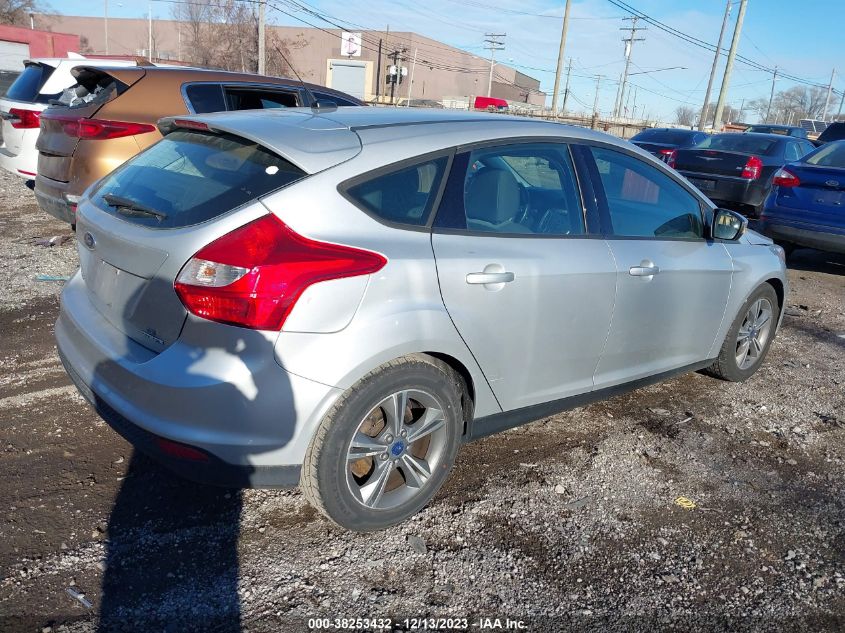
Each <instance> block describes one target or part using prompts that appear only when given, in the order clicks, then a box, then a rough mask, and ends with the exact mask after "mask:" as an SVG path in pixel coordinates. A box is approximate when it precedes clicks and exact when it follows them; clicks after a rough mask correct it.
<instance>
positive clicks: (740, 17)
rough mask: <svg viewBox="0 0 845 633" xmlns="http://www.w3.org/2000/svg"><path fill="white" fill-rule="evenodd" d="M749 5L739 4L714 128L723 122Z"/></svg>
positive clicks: (743, 0) (743, 1) (746, 2)
mask: <svg viewBox="0 0 845 633" xmlns="http://www.w3.org/2000/svg"><path fill="white" fill-rule="evenodd" d="M747 6H748V0H741V3H740V5H739V15H737V16H736V26H735V27H734V35H733V38H732V39H731V49H730V51H728V61H727V63H726V64H725V74H724V76H723V77H722V87H721V89H720V90H719V101H718V102H717V103H716V114H715V116H714V117H713V129H714V130H715V129H716V125H718V124H721V122H722V112H723V111H724V109H725V100H726V99H727V98H728V87H729V86H730V84H731V72H732V71H733V65H734V59H735V58H736V49H737V47H738V46H739V38H740V35H742V21H743V20H744V19H745V9H746V7H747Z"/></svg>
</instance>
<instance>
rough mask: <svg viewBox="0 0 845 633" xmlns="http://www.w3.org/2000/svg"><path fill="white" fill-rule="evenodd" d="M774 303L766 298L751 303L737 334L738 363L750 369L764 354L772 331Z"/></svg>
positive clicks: (738, 365)
mask: <svg viewBox="0 0 845 633" xmlns="http://www.w3.org/2000/svg"><path fill="white" fill-rule="evenodd" d="M773 313H774V311H773V310H772V304H771V303H769V300H768V299H766V298H760V299H757V301H755V302H754V303H752V304H751V307H750V308H749V309H748V312H746V313H745V319H743V321H742V325H740V327H739V331H738V332H737V335H736V365H737V367H739V368H740V369H743V370H744V369H749V368H750V367H753V366H754V365H755V364H757V363H758V362H759V361H760V359H761V358H762V356H763V352H764V350H765V349H766V344H767V343H768V341H769V335H770V334H771V331H772V314H773Z"/></svg>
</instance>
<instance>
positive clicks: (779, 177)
mask: <svg viewBox="0 0 845 633" xmlns="http://www.w3.org/2000/svg"><path fill="white" fill-rule="evenodd" d="M772 184H773V185H775V186H776V187H797V186H798V185H800V184H801V181H800V180H799V179H798V176H796V175H795V174H793V173H792V172H791V171H789V170H788V169H786V168H785V167H781V168H780V169H778V170H777V171H776V172H775V175H774V178H772Z"/></svg>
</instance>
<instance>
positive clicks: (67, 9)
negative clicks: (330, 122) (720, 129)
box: [52, 0, 845, 120]
mask: <svg viewBox="0 0 845 633" xmlns="http://www.w3.org/2000/svg"><path fill="white" fill-rule="evenodd" d="M245 1H249V0H245ZM301 4H306V3H305V1H304V0H303V1H302V2H301ZM627 4H629V5H631V6H633V7H634V8H635V9H637V10H639V11H642V12H644V13H647V14H648V15H650V16H651V17H653V18H655V19H657V20H659V21H661V22H664V23H665V24H667V25H669V26H671V27H674V28H675V29H678V30H680V31H684V32H686V33H689V34H690V35H693V36H695V37H697V38H699V39H701V40H705V41H706V42H710V43H715V42H716V40H717V39H718V35H719V27H720V26H721V20H722V16H723V14H724V10H725V1H724V0H673V1H671V2H668V1H667V0H628V2H627ZM308 5H310V6H311V7H313V8H314V9H316V10H317V11H318V12H319V13H321V14H323V15H325V16H326V17H329V18H330V19H332V20H333V21H337V22H339V23H341V24H345V25H347V24H348V25H349V27H350V30H355V29H356V28H358V29H361V28H362V27H366V28H368V29H374V30H383V29H386V27H387V25H389V26H390V29H391V30H402V31H415V32H417V33H420V34H422V35H426V36H428V37H431V38H434V39H437V40H441V41H443V42H446V43H448V44H451V45H453V46H457V47H459V48H462V49H465V50H467V51H470V52H473V53H476V54H478V55H479V56H481V57H485V58H486V56H487V55H488V53H487V52H486V51H485V50H484V49H483V44H484V42H483V40H484V34H485V32H495V33H507V37H506V38H505V50H504V51H501V52H499V53H498V59H500V60H502V61H504V62H506V63H508V64H509V65H511V66H514V67H516V68H518V69H519V70H521V71H522V72H524V73H526V74H528V75H531V76H533V77H536V78H538V79H539V80H540V82H541V87H542V88H543V90H546V91H547V92H549V93H551V91H552V86H553V84H554V69H555V65H556V62H557V51H558V45H559V41H560V29H561V22H562V20H561V16H562V15H563V5H564V0H559V1H556V2H549V1H547V0H462V1H461V0H426V1H425V2H420V1H419V0H392V1H386V0H367V1H366V2H361V1H355V0H352V1H350V0H308ZM810 5H812V8H810ZM52 6H53V8H54V10H60V11H61V12H62V13H66V14H68V15H93V16H99V15H102V10H103V3H102V2H92V1H91V0H62V1H61V2H60V3H57V2H55V0H54V2H53V3H52ZM150 6H151V7H152V12H153V17H154V18H156V17H160V18H163V19H164V18H169V17H170V15H171V8H172V6H173V0H153V2H152V3H149V2H148V1H147V0H122V1H121V2H115V1H114V0H111V1H110V2H109V15H110V16H112V17H139V16H141V15H146V14H147V11H148V10H149V7H150ZM268 6H269V9H268V21H270V22H274V23H278V24H294V25H295V24H303V22H302V21H301V20H307V21H308V22H311V23H313V24H316V25H319V26H322V27H324V28H333V27H331V26H330V25H329V24H328V23H326V22H324V21H320V20H319V18H316V17H314V15H309V14H308V13H305V12H304V11H301V10H296V9H294V8H292V5H290V4H286V3H285V1H284V0H268ZM274 7H277V8H278V9H282V10H283V11H285V12H287V13H290V14H293V16H296V17H292V16H291V15H286V14H285V13H283V12H281V11H279V10H277V9H276V8H274ZM738 10H739V2H735V3H734V6H733V10H732V12H731V22H730V25H729V29H728V32H727V34H726V37H725V44H724V45H725V46H726V47H727V46H728V44H729V42H730V36H731V34H732V31H733V24H734V21H735V19H736V15H737V13H738ZM627 16H630V14H629V13H626V12H625V11H624V10H622V9H620V8H617V7H616V6H614V5H613V4H612V3H611V2H610V1H609V0H573V2H572V10H571V14H570V27H569V37H568V39H567V45H566V53H565V55H566V57H567V58H569V57H572V58H573V71H572V80H571V86H570V89H571V95H572V99H571V100H570V102H569V104H568V107H569V108H570V109H582V108H583V109H585V110H589V109H591V107H592V103H593V98H594V95H595V85H596V82H595V79H594V76H595V75H596V74H602V75H604V76H605V78H606V80H604V81H605V83H604V85H603V86H602V88H601V90H600V92H599V108H600V109H601V110H602V111H603V112H605V113H607V112H609V111H610V110H611V109H612V107H613V101H614V98H615V96H616V83H613V82H617V81H618V78H619V75H620V73H621V71H622V66H623V64H624V49H623V44H622V42H621V38H622V36H623V32H622V31H620V28H623V27H625V26H628V25H630V22H625V21H623V20H622V18H623V17H627ZM843 24H845V2H842V1H841V0H814V1H813V2H804V3H796V2H794V1H787V0H749V2H748V9H747V12H746V16H745V24H744V27H743V34H742V39H741V41H740V46H739V53H740V54H741V55H744V56H745V57H748V58H750V59H752V60H754V61H756V62H759V63H760V64H762V65H764V66H766V67H773V66H775V65H777V66H778V67H780V68H782V69H784V70H785V72H787V73H789V74H792V75H796V76H799V77H802V78H805V79H807V80H810V81H813V82H818V83H820V84H827V82H828V81H829V79H830V72H831V70H832V69H833V67H834V65H835V64H836V63H837V61H838V60H842V59H843V58H845V38H843V37H842V34H841V29H842V25H843ZM640 26H645V25H644V24H642V22H641V23H640ZM637 36H638V37H644V38H645V41H642V42H636V43H635V45H634V50H633V54H632V57H631V69H630V72H631V73H643V74H639V75H633V76H632V77H631V81H632V83H633V84H634V85H635V86H637V87H638V90H637V110H638V112H639V111H640V108H641V107H642V106H645V110H646V113H647V114H650V115H651V116H652V117H657V118H663V119H665V120H671V119H672V113H673V112H674V110H675V108H676V107H677V106H678V105H682V104H688V105H690V106H693V107H695V108H700V107H701V102H702V100H703V98H704V91H705V88H706V86H707V78H708V74H709V72H710V64H711V63H712V61H713V54H712V53H710V52H708V51H706V50H703V49H701V48H698V47H696V46H694V45H692V44H689V43H686V42H683V41H682V40H680V39H678V38H676V37H673V36H671V35H669V34H667V33H665V32H663V31H661V30H659V29H657V28H655V27H653V26H649V27H648V29H647V30H645V31H641V32H639V33H638V34H637ZM424 54H425V55H428V56H429V57H431V58H432V59H437V60H440V61H442V60H443V59H444V56H445V52H444V51H443V50H437V49H431V50H428V51H420V55H424ZM486 64H487V62H485V61H482V60H479V61H478V67H477V70H479V72H483V71H482V70H481V69H483V68H485V67H487V66H486ZM673 66H682V67H685V69H676V70H666V71H662V72H656V73H644V72H643V71H649V70H654V69H658V68H666V67H673ZM723 68H724V58H723V63H722V64H721V65H720V69H719V71H718V73H717V82H716V87H715V89H714V95H713V97H712V100H715V98H716V96H717V95H718V85H719V82H720V81H721V76H722V69H723ZM841 70H842V74H843V76H842V78H841V79H840V78H837V79H836V80H835V82H834V88H835V89H837V90H842V89H845V67H843V68H842V69H841ZM792 85H794V82H791V81H786V80H784V81H778V84H777V88H778V89H779V90H780V89H785V88H789V87H791V86H792ZM770 88H771V74H769V73H767V72H765V71H761V70H758V69H753V68H750V67H748V66H746V65H744V64H741V63H737V64H736V65H735V67H734V73H733V79H732V82H731V88H730V91H729V94H728V103H730V104H731V105H733V106H734V107H737V108H738V107H740V105H741V103H742V101H743V99H745V100H746V101H750V100H752V99H754V98H756V97H761V96H768V94H769V90H770ZM632 96H633V95H632ZM832 101H833V102H834V103H833V105H832V108H833V109H834V110H835V109H837V108H838V106H839V98H838V97H836V98H833V99H832ZM629 103H630V102H629ZM631 105H632V104H631ZM746 118H748V117H746Z"/></svg>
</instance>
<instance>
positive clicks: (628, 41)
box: [613, 16, 646, 117]
mask: <svg viewBox="0 0 845 633" xmlns="http://www.w3.org/2000/svg"><path fill="white" fill-rule="evenodd" d="M622 19H623V20H626V21H627V20H630V21H631V26H630V27H627V26H623V27H620V29H619V30H620V31H630V35H629V36H628V37H623V38H622V41H623V42H625V70H623V71H622V84H621V85H620V86H619V97H618V99H617V101H616V106H615V107H614V109H613V116H614V117H618V116H619V113H620V111H621V110H622V103H623V101H624V99H625V86H626V84H627V83H628V67H629V66H630V64H631V53H632V52H633V49H634V42H644V41H645V38H644V37H635V36H636V34H637V31H645V30H646V28H645V27H640V28H637V20H639V18H638V17H637V16H633V17H630V18H622Z"/></svg>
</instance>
